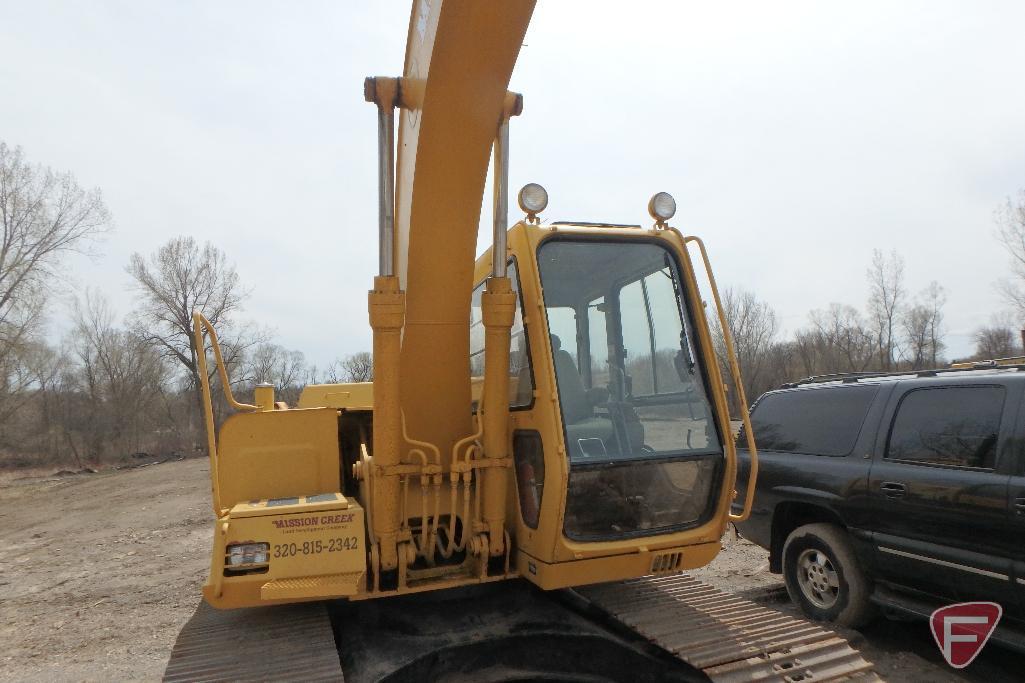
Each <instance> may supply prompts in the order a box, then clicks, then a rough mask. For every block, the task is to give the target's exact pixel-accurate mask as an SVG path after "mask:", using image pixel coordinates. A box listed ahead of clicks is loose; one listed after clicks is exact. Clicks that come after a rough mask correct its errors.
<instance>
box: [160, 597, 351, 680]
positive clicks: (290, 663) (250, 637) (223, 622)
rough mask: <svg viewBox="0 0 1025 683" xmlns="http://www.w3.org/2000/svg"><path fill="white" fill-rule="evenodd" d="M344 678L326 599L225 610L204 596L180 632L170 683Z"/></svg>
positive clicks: (168, 677) (168, 676)
mask: <svg viewBox="0 0 1025 683" xmlns="http://www.w3.org/2000/svg"><path fill="white" fill-rule="evenodd" d="M294 680H303V681H343V680H344V677H343V676H342V667H341V665H340V664H339V662H338V652H337V650H336V648H335V641H334V635H333V633H332V629H331V620H330V619H329V618H328V614H327V609H326V607H325V604H324V603H322V602H317V603H299V604H293V605H279V606H276V607H254V608H250V609H241V610H219V609H215V608H213V607H211V606H210V605H208V604H206V603H205V602H200V603H199V607H198V608H196V612H195V614H193V615H192V618H191V619H189V621H188V623H187V624H185V627H184V628H183V629H182V630H181V633H179V634H178V639H177V640H176V641H175V643H174V649H173V650H172V651H171V657H170V659H169V660H168V662H167V668H166V669H165V671H164V681H165V682H166V683H186V682H189V683H191V682H193V681H195V682H197V683H198V682H199V681H207V682H209V681H294Z"/></svg>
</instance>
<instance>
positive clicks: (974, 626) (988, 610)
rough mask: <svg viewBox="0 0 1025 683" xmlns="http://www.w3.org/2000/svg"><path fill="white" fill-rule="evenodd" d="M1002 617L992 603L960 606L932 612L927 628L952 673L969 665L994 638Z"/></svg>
mask: <svg viewBox="0 0 1025 683" xmlns="http://www.w3.org/2000/svg"><path fill="white" fill-rule="evenodd" d="M1002 614H1003V610H1002V609H1001V607H1000V605H998V604H997V603H995V602H962V603H958V604H956V605H947V606H946V607H941V608H939V609H938V610H936V611H935V612H933V613H932V615H931V616H930V617H929V627H930V628H931V629H932V637H933V638H935V639H936V644H937V645H938V646H939V648H940V652H941V653H943V658H944V659H945V660H947V664H949V665H950V666H952V667H954V668H955V669H963V668H965V667H966V666H968V665H969V664H971V663H972V661H974V660H975V658H976V657H977V656H978V655H979V653H980V652H981V651H982V648H983V646H984V645H985V644H986V642H987V641H988V640H989V637H990V636H991V635H993V631H994V629H996V627H997V622H999V621H1000V617H1001V615H1002Z"/></svg>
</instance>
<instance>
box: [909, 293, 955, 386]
mask: <svg viewBox="0 0 1025 683" xmlns="http://www.w3.org/2000/svg"><path fill="white" fill-rule="evenodd" d="M946 299H947V297H946V293H945V292H944V290H943V288H942V287H940V285H939V284H938V283H937V282H935V281H933V282H932V283H930V284H929V286H928V287H927V288H926V289H925V290H924V291H923V292H922V293H921V294H920V295H919V297H918V301H917V302H916V303H915V304H914V305H911V306H908V307H907V308H906V309H904V312H903V313H902V314H901V320H900V323H901V329H902V331H903V336H904V357H905V360H907V362H908V363H909V364H910V365H911V369H912V370H921V369H922V368H924V367H926V366H929V367H936V365H937V363H938V362H939V357H940V354H941V353H942V352H943V349H944V348H945V344H944V343H943V333H942V324H943V304H944V303H946Z"/></svg>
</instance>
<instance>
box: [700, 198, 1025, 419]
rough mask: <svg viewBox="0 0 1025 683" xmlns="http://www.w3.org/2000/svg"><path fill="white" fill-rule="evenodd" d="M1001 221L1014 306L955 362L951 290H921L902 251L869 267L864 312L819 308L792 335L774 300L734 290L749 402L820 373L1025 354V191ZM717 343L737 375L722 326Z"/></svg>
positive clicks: (841, 306) (733, 316)
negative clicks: (947, 308) (910, 278)
mask: <svg viewBox="0 0 1025 683" xmlns="http://www.w3.org/2000/svg"><path fill="white" fill-rule="evenodd" d="M994 219H995V224H996V237H997V239H998V240H999V242H1000V243H1001V245H1002V246H1003V247H1004V249H1005V251H1006V252H1007V254H1008V258H1009V260H1010V262H1011V273H1010V275H1009V276H1007V277H1004V278H1001V279H1000V280H999V281H998V282H997V290H998V292H999V294H1000V297H1001V299H1002V300H1003V302H1004V304H1005V306H1006V309H1005V310H1003V311H1000V312H998V313H996V314H994V315H993V317H992V318H991V321H990V323H989V324H988V325H983V326H981V327H979V328H978V329H976V330H975V332H974V334H973V337H974V342H975V351H974V353H973V354H972V355H971V356H969V357H968V358H959V359H953V358H948V357H947V355H946V353H945V352H946V349H947V345H946V343H945V341H944V339H945V337H946V328H945V326H944V313H943V307H944V305H945V304H946V301H947V296H946V290H945V289H944V287H943V286H941V285H940V284H939V283H938V282H936V281H932V282H929V283H928V284H926V285H925V286H924V287H921V288H920V289H917V290H916V289H913V285H912V284H910V283H908V282H907V279H906V276H905V269H904V258H903V257H902V256H901V255H900V254H898V253H897V252H896V251H891V252H890V253H888V254H886V253H884V252H882V251H881V250H878V249H876V250H874V251H873V254H872V260H871V262H870V263H869V264H868V267H867V268H866V270H865V281H866V284H867V285H868V291H869V296H868V299H867V301H866V303H865V305H864V307H863V308H861V309H859V308H857V307H856V306H853V305H851V304H848V303H832V304H830V305H829V306H828V307H827V308H825V309H819V310H813V311H811V312H810V313H809V314H808V322H807V324H806V325H805V326H804V327H801V328H799V329H798V330H796V331H795V332H793V333H792V334H791V335H789V336H788V337H786V338H783V337H782V336H781V333H780V325H779V318H778V316H777V314H776V312H775V311H774V310H773V308H772V307H771V306H770V305H769V304H768V303H767V302H766V301H764V300H761V299H759V298H758V296H757V295H756V294H755V293H753V292H750V291H747V290H743V289H735V288H727V289H726V290H725V291H724V292H723V293H722V303H723V308H724V310H725V317H726V319H727V324H728V325H729V329H730V334H731V336H732V338H733V342H734V346H735V349H736V354H737V361H738V364H739V365H740V369H741V377H742V378H743V381H744V391H745V393H746V395H747V398H748V400H749V401H752V400H754V399H755V398H757V397H758V396H759V395H761V394H762V393H763V392H765V391H768V390H770V389H775V388H779V386H780V385H782V384H784V383H787V382H793V381H796V380H798V379H802V378H807V377H813V376H820V375H832V374H839V373H861V372H891V371H905V370H922V369H927V368H937V367H942V366H944V365H947V364H948V363H950V362H953V361H954V360H960V361H976V360H991V359H998V358H1009V357H1015V356H1021V355H1023V354H1025V350H1023V347H1022V343H1023V337H1022V335H1023V334H1025V332H1022V331H1021V327H1022V324H1023V321H1025V190H1022V191H1021V192H1020V193H1019V194H1018V195H1017V196H1016V197H1014V198H1008V199H1007V200H1006V202H1005V203H1004V204H1002V205H1001V206H1000V207H998V208H997V210H996V211H995V214H994ZM716 327H717V328H718V325H716ZM714 338H715V342H716V352H717V355H718V356H719V361H720V365H721V366H722V368H723V372H724V377H727V378H728V377H729V373H728V372H726V367H727V365H726V356H725V343H724V341H723V334H722V330H721V329H716V330H715V335H714ZM728 384H729V385H730V387H729V389H730V397H731V402H732V404H733V408H734V409H735V408H737V407H738V406H737V395H738V394H737V391H736V387H734V386H733V385H732V381H729V380H728Z"/></svg>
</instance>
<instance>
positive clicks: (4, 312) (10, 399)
mask: <svg viewBox="0 0 1025 683" xmlns="http://www.w3.org/2000/svg"><path fill="white" fill-rule="evenodd" d="M109 223H110V212H109V211H108V210H107V207H106V205H105V204H104V203H103V197H102V195H101V194H100V191H99V190H98V189H92V190H85V189H82V188H81V187H80V186H79V185H78V183H77V182H76V180H75V178H74V176H72V175H71V174H70V173H67V172H57V171H54V170H52V169H50V168H45V167H42V166H32V165H30V164H29V163H28V162H27V161H26V160H25V156H24V153H23V152H22V150H21V148H20V147H15V148H11V147H9V146H8V145H7V144H6V143H4V142H0V230H2V236H0V237H2V241H0V374H4V375H6V376H4V377H0V393H2V394H3V396H0V400H3V401H4V403H6V404H7V406H8V407H10V406H17V405H19V402H20V398H19V392H21V391H22V390H24V389H25V387H26V386H28V383H26V382H24V381H23V380H24V379H25V373H24V372H23V371H25V370H26V366H25V361H26V357H27V356H32V354H33V348H35V347H34V346H33V344H34V340H33V337H34V335H35V333H36V331H37V328H38V325H39V323H40V321H41V317H42V314H43V307H44V305H45V303H46V288H47V285H48V284H49V283H50V282H51V281H52V280H54V279H55V278H56V277H57V276H58V273H57V266H58V264H59V263H60V260H61V257H63V256H64V255H66V254H67V253H68V252H82V251H86V250H87V249H88V247H89V245H90V244H92V243H93V242H94V240H95V239H96V238H97V237H98V236H99V235H100V234H101V233H103V232H104V231H105V230H106V229H107V227H108V225H109ZM29 374H31V373H29Z"/></svg>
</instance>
